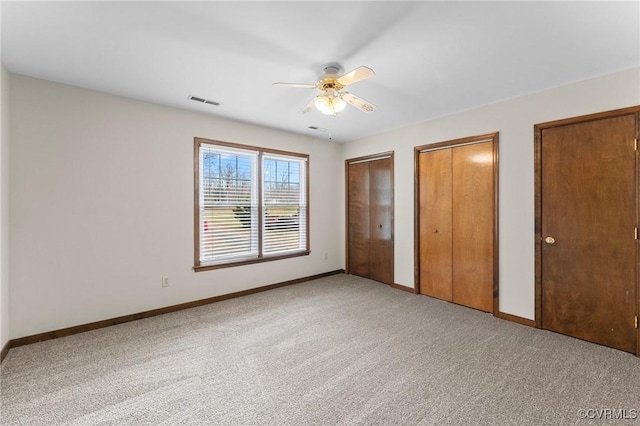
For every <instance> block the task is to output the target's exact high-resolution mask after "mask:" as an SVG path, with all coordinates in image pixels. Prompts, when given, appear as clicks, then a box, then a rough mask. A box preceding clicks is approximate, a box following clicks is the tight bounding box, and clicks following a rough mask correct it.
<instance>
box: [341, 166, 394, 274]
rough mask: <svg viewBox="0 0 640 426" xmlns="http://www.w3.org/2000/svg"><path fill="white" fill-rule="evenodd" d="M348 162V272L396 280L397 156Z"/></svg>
mask: <svg viewBox="0 0 640 426" xmlns="http://www.w3.org/2000/svg"><path fill="white" fill-rule="evenodd" d="M355 160H358V161H351V162H349V161H348V162H347V185H348V186H347V191H348V192H347V198H348V199H347V208H348V211H347V217H348V222H347V225H348V228H349V229H348V230H347V238H348V240H347V246H348V264H347V272H348V273H350V274H354V275H359V276H362V277H366V278H371V279H374V280H377V281H381V282H384V283H387V284H392V283H393V280H394V274H393V262H394V258H393V256H394V254H393V250H394V244H393V156H392V155H389V154H386V155H384V156H382V157H380V158H371V159H365V160H362V159H355Z"/></svg>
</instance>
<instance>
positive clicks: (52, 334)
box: [3, 269, 344, 358]
mask: <svg viewBox="0 0 640 426" xmlns="http://www.w3.org/2000/svg"><path fill="white" fill-rule="evenodd" d="M343 273H344V269H338V270H335V271H330V272H324V273H322V274H316V275H311V276H308V277H303V278H296V279H294V280H289V281H283V282H279V283H275V284H270V285H266V286H262V287H257V288H252V289H249V290H242V291H237V292H235V293H229V294H223V295H220V296H215V297H209V298H207V299H200V300H194V301H193V302H187V303H181V304H179V305H172V306H166V307H164V308H158V309H153V310H150V311H145V312H139V313H136V314H131V315H125V316H122V317H117V318H111V319H106V320H102V321H96V322H92V323H89V324H82V325H76V326H73V327H68V328H63V329H60V330H53V331H47V332H45V333H39V334H34V335H31V336H26V337H20V338H17V339H13V340H10V341H9V342H8V343H7V345H5V346H8V347H7V349H6V350H7V351H8V350H9V348H15V347H18V346H23V345H29V344H31V343H36V342H42V341H45V340H51V339H57V338H59V337H65V336H71V335H72V334H78V333H84V332H85V331H91V330H97V329H99V328H104V327H110V326H112V325H117V324H122V323H125V322H130V321H135V320H139V319H143V318H150V317H154V316H157V315H163V314H168V313H170V312H176V311H181V310H183V309H189V308H195V307H197V306H203V305H208V304H211V303H216V302H221V301H223V300H228V299H235V298H236V297H242V296H247V295H250V294H255V293H260V292H263V291H267V290H273V289H274V288H279V287H284V286H288V285H292V284H299V283H303V282H306V281H311V280H315V279H318V278H324V277H328V276H331V275H338V274H343ZM4 350H5V349H4V348H3V358H4Z"/></svg>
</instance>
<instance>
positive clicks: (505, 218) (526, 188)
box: [341, 68, 640, 319]
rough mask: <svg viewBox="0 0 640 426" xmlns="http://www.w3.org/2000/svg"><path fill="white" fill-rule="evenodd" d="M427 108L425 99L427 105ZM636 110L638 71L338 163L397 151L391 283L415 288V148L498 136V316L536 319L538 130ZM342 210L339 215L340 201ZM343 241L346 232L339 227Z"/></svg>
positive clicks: (392, 136)
mask: <svg viewBox="0 0 640 426" xmlns="http://www.w3.org/2000/svg"><path fill="white" fill-rule="evenodd" d="M425 102H428V99H427V100H425ZM634 105H640V68H635V69H631V70H626V71H622V72H618V73H615V74H612V75H608V76H604V77H600V78H596V79H592V80H587V81H583V82H579V83H575V84H572V85H568V86H564V87H559V88H556V89H552V90H548V91H544V92H540V93H536V94H532V95H529V96H525V97H521V98H517V99H512V100H508V101H504V102H501V103H497V104H493V105H489V106H486V107H483V108H479V109H475V110H471V111H466V112H461V113H459V114H455V115H451V116H447V117H443V118H438V119H434V120H430V121H426V122H424V123H420V124H416V125H413V126H409V127H405V128H402V129H398V130H395V131H392V132H389V133H385V134H382V135H377V136H374V137H370V138H366V139H363V140H360V141H357V142H353V143H349V144H346V145H345V146H344V149H343V151H342V157H343V159H347V158H353V157H359V156H363V155H367V154H373V153H376V152H383V151H390V150H393V151H395V162H396V163H395V234H394V235H395V281H396V283H398V284H401V285H405V286H407V287H413V286H414V277H413V259H414V258H413V243H414V241H413V239H414V237H413V189H414V176H413V173H414V167H413V148H414V147H415V146H419V145H424V144H428V143H434V142H440V141H447V140H452V139H456V138H461V137H466V136H475V135H481V134H485V133H490V132H495V131H499V132H500V152H499V157H500V160H499V174H500V182H499V186H500V188H499V198H500V202H499V209H500V210H499V215H500V229H499V232H500V251H499V253H500V310H501V311H502V312H505V313H509V314H513V315H518V316H521V317H524V318H529V319H534V182H533V176H534V169H533V167H534V155H533V154H534V137H533V126H534V124H536V123H542V122H546V121H553V120H559V119H562V118H568V117H575V116H579V115H585V114H590V113H596V112H602V111H608V110H612V109H617V108H623V107H628V106H634ZM341 200H343V203H342V208H343V209H344V198H343V197H341ZM342 236H343V237H344V225H343V226H342Z"/></svg>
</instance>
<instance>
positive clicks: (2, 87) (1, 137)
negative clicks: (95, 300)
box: [0, 64, 10, 348]
mask: <svg viewBox="0 0 640 426" xmlns="http://www.w3.org/2000/svg"><path fill="white" fill-rule="evenodd" d="M0 74H1V79H0V98H1V104H0V105H1V106H0V348H3V347H4V346H5V344H6V343H7V342H8V341H9V339H10V337H9V336H10V332H9V96H10V89H9V82H10V75H9V72H8V71H7V70H6V69H5V68H4V65H2V64H0Z"/></svg>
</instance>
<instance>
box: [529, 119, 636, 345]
mask: <svg viewBox="0 0 640 426" xmlns="http://www.w3.org/2000/svg"><path fill="white" fill-rule="evenodd" d="M635 137H636V117H635V114H632V115H626V116H619V117H613V118H606V119H599V120H595V121H588V122H582V123H577V124H569V125H564V126H560V127H552V128H547V129H543V130H542V133H541V144H540V150H541V153H540V158H541V175H540V176H541V177H540V179H541V186H542V190H541V203H542V207H541V225H542V226H541V236H542V239H543V241H542V244H541V245H542V248H541V261H542V277H541V281H542V295H541V296H542V297H541V298H542V301H541V303H542V327H543V328H545V329H548V330H552V331H556V332H559V333H563V334H567V335H570V336H574V337H578V338H580V339H584V340H588V341H591V342H596V343H600V344H603V345H606V346H610V347H613V348H617V349H621V350H623V351H628V352H635V351H636V329H635V325H634V319H635V318H634V317H635V315H636V303H637V295H636V263H637V257H636V237H635V227H636V226H637V223H636V214H637V204H636V200H637V198H636V188H637V184H636V152H635V151H634V147H633V141H634V138H635Z"/></svg>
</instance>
